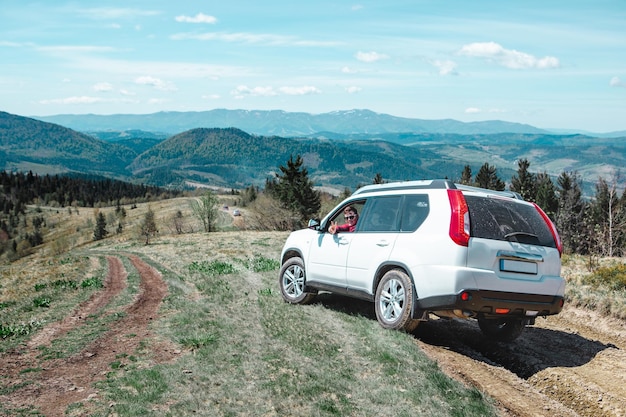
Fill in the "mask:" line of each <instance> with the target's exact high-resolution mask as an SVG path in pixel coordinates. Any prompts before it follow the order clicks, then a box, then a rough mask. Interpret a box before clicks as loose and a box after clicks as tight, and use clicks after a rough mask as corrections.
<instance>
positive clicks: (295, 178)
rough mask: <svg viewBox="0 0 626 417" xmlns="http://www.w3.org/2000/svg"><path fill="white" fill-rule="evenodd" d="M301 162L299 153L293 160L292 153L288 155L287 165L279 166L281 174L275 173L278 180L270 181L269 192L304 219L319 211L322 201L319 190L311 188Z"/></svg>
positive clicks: (311, 185)
mask: <svg viewBox="0 0 626 417" xmlns="http://www.w3.org/2000/svg"><path fill="white" fill-rule="evenodd" d="M303 163H304V161H303V160H302V158H301V157H300V155H298V156H297V157H296V160H295V161H294V160H293V155H292V156H290V157H289V161H287V166H286V167H285V166H280V167H279V169H280V171H281V172H282V175H281V174H276V179H277V180H278V181H272V186H271V187H270V193H271V195H272V197H274V198H276V199H277V200H279V201H280V202H281V203H282V204H283V206H284V207H285V208H287V209H289V210H291V211H293V212H295V213H298V214H299V215H300V216H301V218H302V220H306V219H308V218H310V217H313V216H314V215H315V214H317V213H318V212H319V210H320V207H321V205H322V203H321V199H320V194H319V192H318V191H316V190H315V189H314V188H313V183H312V182H311V180H310V179H309V173H308V170H307V169H306V168H304V167H303V166H302V165H303Z"/></svg>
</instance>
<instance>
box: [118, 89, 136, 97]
mask: <svg viewBox="0 0 626 417" xmlns="http://www.w3.org/2000/svg"><path fill="white" fill-rule="evenodd" d="M120 94H121V95H123V96H134V95H135V93H133V92H132V91H128V90H125V89H121V90H120Z"/></svg>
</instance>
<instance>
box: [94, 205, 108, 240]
mask: <svg viewBox="0 0 626 417" xmlns="http://www.w3.org/2000/svg"><path fill="white" fill-rule="evenodd" d="M108 234H109V232H108V231H107V220H106V218H105V217H104V213H102V212H101V211H100V212H98V214H97V215H96V228H95V229H94V231H93V240H102V239H104V238H105V237H106V236H107V235H108Z"/></svg>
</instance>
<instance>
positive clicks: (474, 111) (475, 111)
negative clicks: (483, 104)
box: [465, 107, 507, 114]
mask: <svg viewBox="0 0 626 417" xmlns="http://www.w3.org/2000/svg"><path fill="white" fill-rule="evenodd" d="M506 112H507V111H506V110H502V109H495V108H494V109H489V110H483V109H480V108H478V107H468V108H466V109H465V113H467V114H479V113H506Z"/></svg>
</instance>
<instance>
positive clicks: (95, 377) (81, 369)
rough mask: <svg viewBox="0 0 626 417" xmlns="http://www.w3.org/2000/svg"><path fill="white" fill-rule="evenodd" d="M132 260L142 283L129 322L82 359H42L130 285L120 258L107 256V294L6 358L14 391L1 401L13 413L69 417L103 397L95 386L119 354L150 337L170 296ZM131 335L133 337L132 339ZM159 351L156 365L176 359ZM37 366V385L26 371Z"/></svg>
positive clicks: (149, 270) (158, 279)
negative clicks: (81, 404)
mask: <svg viewBox="0 0 626 417" xmlns="http://www.w3.org/2000/svg"><path fill="white" fill-rule="evenodd" d="M130 260H131V262H132V263H133V265H134V267H135V268H136V269H137V271H138V272H139V274H140V276H141V283H140V292H139V294H138V296H137V297H136V298H135V300H134V301H133V302H132V303H131V304H130V305H128V306H127V307H126V308H125V314H126V315H125V317H124V318H122V319H121V320H120V321H119V322H118V323H117V325H116V326H115V327H113V328H111V329H110V330H109V331H108V332H106V333H105V334H103V335H102V336H101V337H100V338H99V339H97V340H96V341H94V342H93V343H91V344H90V345H89V346H87V347H86V348H85V349H84V350H83V351H82V352H80V353H78V354H77V355H74V356H72V357H70V358H67V359H52V360H47V361H46V360H44V361H42V360H40V359H39V348H41V347H44V346H46V345H49V344H50V343H51V342H52V341H53V340H54V339H55V338H58V337H60V336H61V335H63V334H65V333H67V332H69V331H70V330H71V329H72V328H74V327H78V326H81V325H82V324H83V323H84V321H85V320H86V319H87V318H88V316H89V315H90V314H94V313H96V312H97V311H99V310H101V309H103V308H106V307H107V304H108V303H109V302H110V301H111V300H112V299H113V298H114V297H115V296H116V295H117V294H119V292H120V291H121V290H122V289H123V288H124V287H125V286H126V277H127V275H128V274H127V272H126V270H125V269H124V266H123V264H122V262H121V261H120V259H119V258H117V257H108V275H107V277H106V279H105V282H104V289H103V290H102V291H100V292H97V293H95V294H94V296H93V297H91V298H90V299H89V300H87V301H86V302H84V303H83V304H81V305H79V306H78V307H77V308H76V309H75V310H74V311H73V312H72V314H71V315H69V316H68V317H66V318H65V319H63V320H62V321H61V322H59V323H51V324H50V325H49V326H47V327H46V328H44V329H43V330H42V331H41V332H40V333H38V335H37V336H36V337H34V338H33V339H32V340H31V341H30V342H29V344H28V345H27V347H26V348H25V349H24V350H22V351H17V352H13V354H12V355H9V356H8V357H5V358H3V362H4V363H3V374H4V375H7V376H9V377H10V379H11V380H12V381H13V384H12V387H13V390H12V391H11V393H10V394H8V395H0V401H2V402H3V403H4V404H6V405H10V408H13V409H27V408H28V407H30V406H32V405H34V406H35V407H36V408H37V410H39V411H40V412H41V413H43V415H45V416H49V417H54V416H63V415H65V410H66V408H67V406H68V405H69V404H71V403H73V402H76V401H82V400H87V399H89V398H92V397H93V396H97V395H98V394H97V391H96V390H95V388H94V383H95V382H97V381H100V380H103V379H104V378H105V375H106V371H107V370H109V369H110V364H111V362H113V361H114V360H115V358H116V355H117V354H118V353H119V352H132V351H134V350H135V349H136V348H137V347H138V346H139V344H140V343H141V341H143V340H146V339H147V338H150V337H151V334H150V331H149V330H148V324H149V323H150V322H151V321H152V320H153V319H154V318H155V317H156V314H157V312H158V309H159V306H160V305H161V302H162V300H163V297H165V295H166V294H167V285H166V284H165V282H164V281H163V280H162V279H161V275H160V274H159V272H158V271H156V270H155V269H154V268H152V267H150V266H149V265H147V264H146V263H145V262H143V261H141V260H140V259H139V258H138V257H136V256H131V257H130ZM131 334H132V335H133V336H134V337H128V335H131ZM157 351H158V355H159V357H156V358H155V361H156V362H162V361H166V360H168V359H170V358H171V357H172V356H173V353H171V352H172V350H171V349H167V348H165V349H157ZM37 366H38V367H41V369H42V371H41V373H40V374H39V375H37V376H36V377H35V380H32V378H33V373H30V372H27V371H28V370H29V369H33V368H34V367H37ZM27 380H28V382H27Z"/></svg>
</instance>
